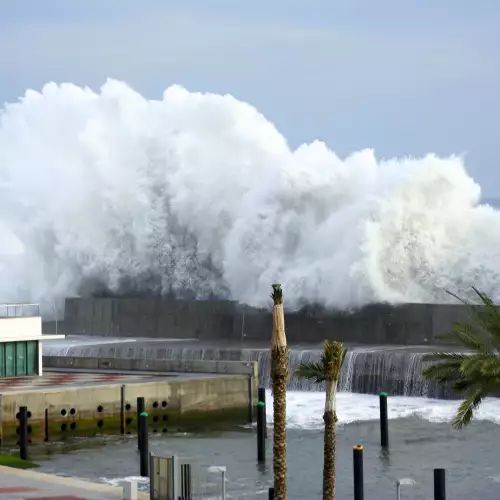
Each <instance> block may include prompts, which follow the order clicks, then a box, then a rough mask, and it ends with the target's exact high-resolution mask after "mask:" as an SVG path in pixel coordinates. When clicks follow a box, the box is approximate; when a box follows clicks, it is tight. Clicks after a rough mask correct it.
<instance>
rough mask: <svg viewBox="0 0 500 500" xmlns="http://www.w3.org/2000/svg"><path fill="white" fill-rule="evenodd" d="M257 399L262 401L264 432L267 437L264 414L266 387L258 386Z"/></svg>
mask: <svg viewBox="0 0 500 500" xmlns="http://www.w3.org/2000/svg"><path fill="white" fill-rule="evenodd" d="M259 401H262V402H263V403H264V434H265V437H266V439H267V416H266V411H265V406H266V388H265V387H259Z"/></svg>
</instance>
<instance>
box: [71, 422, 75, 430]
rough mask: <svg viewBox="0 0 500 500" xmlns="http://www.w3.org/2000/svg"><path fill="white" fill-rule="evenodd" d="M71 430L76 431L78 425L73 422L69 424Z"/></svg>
mask: <svg viewBox="0 0 500 500" xmlns="http://www.w3.org/2000/svg"><path fill="white" fill-rule="evenodd" d="M69 428H70V429H71V430H72V431H74V430H75V429H76V423H75V422H71V424H69Z"/></svg>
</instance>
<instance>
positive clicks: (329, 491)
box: [323, 380, 337, 500]
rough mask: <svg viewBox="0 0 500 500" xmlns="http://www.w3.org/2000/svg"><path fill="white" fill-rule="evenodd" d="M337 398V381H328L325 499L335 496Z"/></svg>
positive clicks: (324, 451)
mask: <svg viewBox="0 0 500 500" xmlns="http://www.w3.org/2000/svg"><path fill="white" fill-rule="evenodd" d="M336 398H337V383H336V381H332V380H327V381H326V401H325V413H324V414H323V420H324V422H325V442H324V448H323V453H324V458H323V500H334V498H335V445H336V442H335V440H336V437H335V424H336V423H337V413H336V411H335V407H336V404H335V403H336Z"/></svg>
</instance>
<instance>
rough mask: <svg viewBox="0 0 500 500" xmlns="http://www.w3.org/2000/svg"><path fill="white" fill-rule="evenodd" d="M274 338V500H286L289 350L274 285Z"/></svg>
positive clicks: (272, 347)
mask: <svg viewBox="0 0 500 500" xmlns="http://www.w3.org/2000/svg"><path fill="white" fill-rule="evenodd" d="M273 289H274V293H273V300H274V306H273V334H272V337H271V380H272V390H273V411H274V433H273V470H274V498H275V500H286V472H287V463H286V383H287V380H288V348H287V345H286V336H285V314H284V310H283V301H282V292H281V287H280V286H279V285H273Z"/></svg>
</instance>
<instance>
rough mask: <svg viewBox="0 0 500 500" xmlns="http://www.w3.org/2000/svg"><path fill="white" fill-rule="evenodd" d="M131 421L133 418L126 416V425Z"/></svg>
mask: <svg viewBox="0 0 500 500" xmlns="http://www.w3.org/2000/svg"><path fill="white" fill-rule="evenodd" d="M133 421H134V419H133V418H130V417H127V418H126V419H125V423H126V424H127V425H130V424H131V423H132V422H133Z"/></svg>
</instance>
